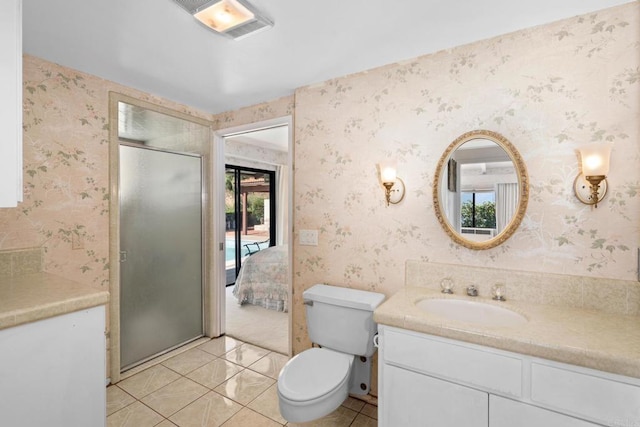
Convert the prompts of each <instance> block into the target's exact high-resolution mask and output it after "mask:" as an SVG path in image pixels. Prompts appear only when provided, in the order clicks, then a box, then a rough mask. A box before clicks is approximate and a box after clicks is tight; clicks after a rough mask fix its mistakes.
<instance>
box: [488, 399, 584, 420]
mask: <svg viewBox="0 0 640 427" xmlns="http://www.w3.org/2000/svg"><path fill="white" fill-rule="evenodd" d="M489 425H490V426H491V427H513V426H518V427H540V426H544V427H597V424H592V423H590V422H587V421H583V420H579V419H578V418H573V417H570V416H568V415H562V414H559V413H557V412H552V411H547V410H546V409H542V408H537V407H535V406H531V405H527V404H526V403H521V402H515V401H513V400H509V399H504V398H502V397H498V396H493V395H492V396H490V397H489Z"/></svg>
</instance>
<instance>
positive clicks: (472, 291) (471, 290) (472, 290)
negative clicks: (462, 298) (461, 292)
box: [467, 285, 478, 297]
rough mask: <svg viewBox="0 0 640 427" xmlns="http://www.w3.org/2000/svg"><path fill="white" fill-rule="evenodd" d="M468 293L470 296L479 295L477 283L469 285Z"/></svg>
mask: <svg viewBox="0 0 640 427" xmlns="http://www.w3.org/2000/svg"><path fill="white" fill-rule="evenodd" d="M467 295H469V296H470V297H477V296H478V288H476V285H469V286H467Z"/></svg>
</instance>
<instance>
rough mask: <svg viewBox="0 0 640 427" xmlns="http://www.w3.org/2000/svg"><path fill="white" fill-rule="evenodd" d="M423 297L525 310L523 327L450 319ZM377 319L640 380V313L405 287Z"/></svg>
mask: <svg viewBox="0 0 640 427" xmlns="http://www.w3.org/2000/svg"><path fill="white" fill-rule="evenodd" d="M425 298H454V299H466V300H473V301H482V302H485V303H488V304H495V305H497V306H500V307H504V308H508V309H510V310H513V311H515V312H517V313H520V314H522V315H523V316H525V317H526V318H527V319H528V322H527V323H526V324H524V325H521V326H513V327H505V326H481V325H475V324H473V323H468V322H462V321H453V320H448V319H445V318H443V317H439V316H436V315H433V314H429V313H426V312H424V311H422V310H420V309H419V308H417V307H416V306H415V302H416V301H418V300H421V299H425ZM374 319H375V321H376V322H377V323H379V324H382V325H389V326H395V327H398V328H403V329H408V330H412V331H416V332H423V333H426V334H431V335H437V336H441V337H446V338H452V339H456V340H460V341H465V342H469V343H474V344H479V345H485V346H488V347H493V348H498V349H501V350H506V351H512V352H515V353H521V354H526V355H530V356H534V357H540V358H544V359H549V360H554V361H558V362H563V363H569V364H573V365H577V366H583V367H587V368H592V369H598V370H601V371H605V372H610V373H614V374H620V375H626V376H630V377H634V378H640V317H638V316H622V315H615V314H610V313H606V312H602V311H595V310H585V309H577V308H569V307H559V306H552V305H542V304H530V303H524V302H516V301H504V302H500V301H493V300H491V299H489V298H482V297H467V296H463V295H452V296H450V295H445V294H442V293H440V292H437V291H434V290H432V289H428V288H420V287H406V288H404V289H402V290H400V291H398V292H397V293H396V294H395V295H393V296H392V297H391V298H389V299H388V300H387V301H385V302H384V303H383V304H381V305H380V306H379V307H378V308H377V309H376V310H375V312H374Z"/></svg>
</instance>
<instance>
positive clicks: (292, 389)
mask: <svg viewBox="0 0 640 427" xmlns="http://www.w3.org/2000/svg"><path fill="white" fill-rule="evenodd" d="M303 299H304V304H305V308H306V313H307V331H308V333H309V338H310V339H311V341H312V342H313V343H314V344H316V345H318V346H319V347H314V348H310V349H308V350H305V351H303V352H302V353H300V354H298V355H297V356H295V357H293V358H292V359H291V360H289V361H288V362H287V364H286V365H285V366H284V367H283V368H282V371H280V375H279V377H278V401H279V405H280V413H281V414H282V416H283V417H284V418H285V419H286V420H287V421H289V422H294V423H301V422H307V421H312V420H315V419H318V418H322V417H323V416H325V415H327V414H330V413H331V412H333V411H334V410H336V409H337V408H338V407H339V406H340V405H341V404H342V402H344V400H345V399H346V398H347V396H348V395H349V393H352V394H367V393H369V389H370V377H371V356H373V353H374V352H375V350H376V348H375V346H374V344H373V337H374V336H375V335H376V333H377V325H376V324H375V322H374V321H373V311H374V310H375V309H376V307H378V306H379V305H380V304H381V303H382V301H383V300H384V295H383V294H379V293H375V292H367V291H361V290H357V289H349V288H343V287H337V286H329V285H323V284H319V285H314V286H312V287H311V288H309V289H307V290H306V291H304V293H303Z"/></svg>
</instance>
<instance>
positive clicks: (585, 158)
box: [578, 143, 612, 176]
mask: <svg viewBox="0 0 640 427" xmlns="http://www.w3.org/2000/svg"><path fill="white" fill-rule="evenodd" d="M611 146H612V144H609V143H595V144H589V145H585V146H584V147H582V148H580V149H579V150H578V151H580V158H581V162H582V174H583V175H584V176H607V174H608V173H609V159H610V157H611Z"/></svg>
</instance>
